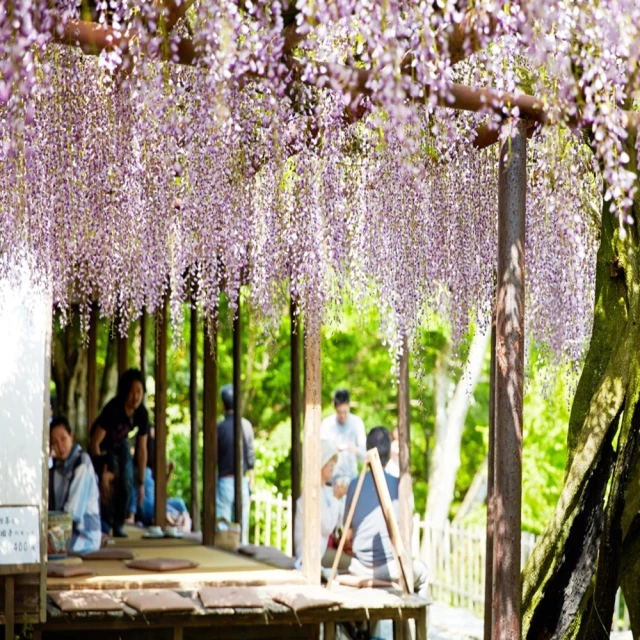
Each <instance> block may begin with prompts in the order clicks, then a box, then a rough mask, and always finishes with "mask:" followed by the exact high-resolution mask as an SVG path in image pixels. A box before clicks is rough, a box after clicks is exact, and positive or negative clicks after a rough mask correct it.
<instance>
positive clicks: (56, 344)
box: [51, 314, 87, 441]
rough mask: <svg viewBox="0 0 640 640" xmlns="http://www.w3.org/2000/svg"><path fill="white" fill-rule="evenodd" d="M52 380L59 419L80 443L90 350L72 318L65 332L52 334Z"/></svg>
mask: <svg viewBox="0 0 640 640" xmlns="http://www.w3.org/2000/svg"><path fill="white" fill-rule="evenodd" d="M51 346H52V350H53V353H52V358H51V378H52V379H53V381H54V384H55V387H56V400H57V408H56V411H57V413H58V415H62V416H65V417H66V418H67V419H68V420H69V423H70V424H71V426H72V428H73V429H74V430H76V433H77V436H78V437H79V438H80V440H81V441H82V440H83V437H84V435H85V433H86V402H85V400H86V398H85V396H86V391H85V387H86V384H83V381H84V380H85V379H86V365H87V350H86V348H85V347H84V346H83V343H82V336H81V334H80V322H79V318H78V316H77V314H73V315H72V317H71V318H70V319H69V321H68V322H67V324H66V325H65V326H64V328H57V329H55V330H54V332H53V339H52V345H51Z"/></svg>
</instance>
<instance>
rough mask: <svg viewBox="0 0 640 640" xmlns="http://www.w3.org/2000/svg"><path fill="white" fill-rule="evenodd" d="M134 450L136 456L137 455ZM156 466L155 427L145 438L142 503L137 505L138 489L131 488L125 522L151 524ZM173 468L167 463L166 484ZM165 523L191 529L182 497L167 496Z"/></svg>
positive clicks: (182, 528)
mask: <svg viewBox="0 0 640 640" xmlns="http://www.w3.org/2000/svg"><path fill="white" fill-rule="evenodd" d="M137 448H138V439H137V438H136V449H137ZM138 455H139V454H138V452H137V451H136V456H135V457H136V458H137V457H138ZM155 466H156V449H155V427H150V428H149V437H148V438H147V468H146V471H145V476H144V499H143V501H142V504H140V505H138V490H137V488H136V487H134V489H133V494H132V495H131V502H130V504H129V512H130V515H129V518H128V520H127V522H128V523H129V524H133V523H134V521H137V522H139V523H141V524H143V525H144V526H145V527H149V526H151V525H152V524H153V521H154V518H155V504H156V503H155V499H156V483H155V481H154V479H153V474H154V473H155ZM174 469H175V465H174V464H173V462H170V463H169V468H168V470H167V484H169V480H171V475H172V474H173V471H174ZM167 524H169V525H172V526H175V527H178V529H179V530H180V531H184V532H189V531H191V516H190V515H189V511H188V509H187V505H186V504H185V502H184V500H183V499H182V498H167Z"/></svg>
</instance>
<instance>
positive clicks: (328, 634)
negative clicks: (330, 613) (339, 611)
mask: <svg viewBox="0 0 640 640" xmlns="http://www.w3.org/2000/svg"><path fill="white" fill-rule="evenodd" d="M324 640H336V623H335V622H333V621H332V620H328V621H327V622H325V623H324Z"/></svg>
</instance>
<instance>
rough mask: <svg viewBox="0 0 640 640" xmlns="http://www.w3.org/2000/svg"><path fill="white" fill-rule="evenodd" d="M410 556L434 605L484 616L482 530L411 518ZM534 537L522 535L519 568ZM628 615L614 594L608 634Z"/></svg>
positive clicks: (530, 550) (623, 624) (625, 621)
mask: <svg viewBox="0 0 640 640" xmlns="http://www.w3.org/2000/svg"><path fill="white" fill-rule="evenodd" d="M413 524H414V526H413V540H412V547H413V549H412V550H413V554H414V556H417V557H420V558H421V559H422V560H423V561H424V562H425V563H426V564H427V566H428V567H429V576H430V584H431V595H432V597H433V599H434V600H435V601H436V602H442V603H443V604H448V605H451V606H453V607H459V608H462V609H467V610H468V611H472V612H473V613H475V614H476V615H478V616H482V615H483V613H484V586H485V585H484V569H485V559H486V542H485V530H484V528H483V527H479V526H461V525H454V524H451V523H449V522H445V525H444V527H443V528H441V529H436V528H434V527H432V526H431V525H430V524H428V523H426V522H424V521H421V520H420V516H419V515H418V514H416V515H415V516H414V523H413ZM536 542H537V537H536V536H535V535H533V534H532V533H527V532H524V531H523V532H522V551H521V557H520V561H521V566H522V567H524V565H525V564H526V562H527V560H528V559H529V557H530V556H531V554H532V553H533V549H534V547H535V545H536ZM629 628H630V626H629V612H628V611H627V607H626V605H625V603H624V598H623V596H622V593H621V592H620V591H618V594H617V596H616V602H615V608H614V620H613V627H612V631H627V630H628V629H629Z"/></svg>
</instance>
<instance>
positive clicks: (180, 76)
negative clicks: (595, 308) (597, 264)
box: [0, 0, 640, 357]
mask: <svg viewBox="0 0 640 640" xmlns="http://www.w3.org/2000/svg"><path fill="white" fill-rule="evenodd" d="M530 4H531V3H527V5H526V10H525V8H523V7H520V5H519V4H518V3H509V4H508V5H507V4H505V5H504V6H503V5H502V4H501V3H499V2H496V1H495V0H483V1H482V2H479V3H474V5H473V7H472V8H470V7H468V6H467V5H466V4H465V3H459V2H453V1H450V0H442V2H433V3H431V2H402V1H398V0H392V1H386V2H371V1H370V0H335V1H334V0H321V1H318V0H313V1H311V0H298V1H297V2H296V3H295V4H288V3H286V2H284V1H283V2H278V1H269V2H267V1H266V0H245V1H244V2H241V3H238V2H232V1H230V0H199V1H198V2H194V1H193V0H182V2H178V0H173V1H169V0H167V2H165V3H164V4H163V3H161V2H143V1H142V0H101V1H99V2H83V3H76V2H75V0H64V1H59V2H57V3H51V2H50V0H15V1H14V2H13V3H11V5H10V6H9V5H7V6H3V7H2V8H0V76H1V77H0V103H1V105H2V108H1V110H0V126H1V129H0V134H1V135H2V147H1V156H0V163H1V165H2V166H1V174H0V182H1V184H0V269H1V270H2V272H3V273H6V271H7V270H8V269H9V266H10V265H11V264H15V263H16V262H17V260H18V259H19V256H20V255H29V256H30V259H31V260H32V261H33V262H34V266H35V267H36V270H37V271H38V272H39V273H40V274H43V275H45V276H46V277H47V278H48V279H49V280H50V282H51V286H52V287H53V292H54V298H55V300H56V301H57V302H58V303H59V304H61V305H62V306H65V305H68V304H69V303H70V302H79V303H80V304H81V305H82V307H83V309H84V310H85V313H86V312H87V310H88V304H89V302H90V301H91V300H99V302H100V305H101V309H102V311H103V313H104V314H106V315H108V316H113V317H115V316H117V317H119V318H120V321H121V323H122V326H123V327H124V326H126V325H127V323H128V321H129V320H131V319H132V318H134V317H135V316H136V315H137V314H138V313H140V311H141V309H142V308H143V307H144V308H147V309H148V310H149V311H153V310H154V309H156V308H158V306H159V305H160V303H161V301H162V299H163V297H164V296H165V295H167V294H168V295H170V296H171V302H172V311H173V315H174V318H176V319H179V314H180V310H181V303H182V302H183V301H184V300H187V299H192V297H193V296H195V298H196V299H197V301H198V302H199V304H200V305H201V306H202V307H203V309H204V310H205V312H206V314H207V315H208V317H209V318H211V319H215V317H216V313H217V305H218V300H219V296H220V293H221V292H225V293H226V294H227V295H228V296H229V298H230V300H231V303H232V306H233V305H234V304H235V301H236V300H237V297H238V294H239V291H240V287H241V286H243V285H247V290H248V291H249V292H250V295H251V297H252V300H253V303H254V304H253V306H254V308H257V309H259V310H260V311H261V313H262V315H263V317H264V318H265V319H267V320H269V319H271V320H275V319H276V318H278V317H279V315H280V309H281V306H282V300H283V293H285V292H290V293H291V295H292V296H294V297H295V298H296V299H297V300H298V301H299V303H300V305H299V308H300V310H301V312H302V313H304V314H305V316H306V317H307V319H309V320H310V321H313V320H312V319H314V318H317V319H321V318H322V317H323V314H324V313H325V311H326V309H327V307H328V306H329V305H330V304H331V303H334V302H340V301H341V300H342V299H343V298H344V297H345V296H350V297H351V298H353V300H354V301H355V302H356V304H359V305H365V304H368V303H370V302H371V301H375V303H376V304H378V305H379V306H380V308H381V310H383V313H382V317H383V323H384V325H385V331H386V333H387V335H388V337H389V339H390V341H391V342H392V345H396V346H397V345H398V344H399V339H400V338H399V336H400V335H402V334H411V333H412V332H413V331H414V330H415V328H416V326H418V324H419V323H420V322H421V320H422V319H423V317H424V314H425V312H426V310H427V309H434V308H435V309H438V310H441V311H446V312H447V313H448V315H449V317H450V318H451V319H452V324H453V327H454V334H455V335H456V336H461V335H462V334H463V333H464V331H465V330H466V327H467V324H468V322H469V318H470V317H471V316H472V315H475V316H476V317H486V316H487V314H488V312H489V309H490V308H491V306H492V296H493V287H494V282H493V265H495V253H496V208H497V207H496V198H497V176H496V173H497V171H496V170H497V150H496V148H495V147H490V148H489V149H486V150H478V149H475V148H474V147H473V144H472V142H473V140H474V136H475V132H476V130H477V129H478V127H479V126H480V125H481V124H482V123H483V122H486V121H488V122H490V123H491V122H493V123H495V122H497V119H499V118H501V117H503V116H507V115H513V116H517V115H519V109H518V107H517V106H513V104H512V102H510V100H508V99H505V98H504V92H511V93H513V94H514V95H517V94H519V93H522V92H526V93H532V92H535V94H536V96H537V98H538V100H539V102H538V103H536V109H538V111H539V112H541V113H543V114H544V118H541V119H544V120H548V121H551V122H554V123H558V124H559V125H568V127H567V126H560V127H558V128H555V129H552V128H551V127H549V128H546V129H544V130H543V131H542V133H540V134H538V136H537V137H536V138H534V140H533V141H532V144H531V149H530V163H529V166H530V190H529V193H530V198H529V205H528V223H527V224H528V226H527V243H528V252H527V261H528V262H527V287H528V291H529V297H530V304H529V305H528V309H529V310H530V312H531V313H530V316H529V320H530V325H529V326H531V327H533V328H534V331H535V334H536V336H537V337H538V338H539V339H540V340H542V341H545V342H547V343H548V344H549V345H550V346H551V347H552V348H553V349H554V350H557V351H558V352H562V353H568V354H569V355H570V356H571V357H578V356H579V355H580V354H581V353H582V349H583V348H584V340H585V336H587V335H588V332H589V329H590V326H589V322H590V321H589V319H588V318H589V316H590V314H589V313H587V312H586V311H587V310H588V309H589V308H590V307H591V305H592V300H593V277H592V275H587V276H586V277H585V274H593V260H594V250H595V238H596V235H597V224H598V221H597V216H595V220H594V216H593V215H592V213H591V208H592V207H593V206H594V202H595V203H597V199H598V196H599V189H600V183H599V179H597V178H594V173H593V169H592V166H591V163H590V158H589V152H588V151H587V150H586V148H585V147H584V146H583V145H582V143H581V140H580V138H579V137H577V136H572V134H571V133H570V132H569V129H573V130H575V129H578V128H580V127H584V126H586V127H587V128H588V129H589V130H590V131H591V133H592V134H593V139H594V141H595V144H594V149H595V156H596V159H597V160H598V161H600V162H601V164H602V166H603V167H604V171H603V178H604V180H605V183H606V185H607V189H606V197H607V198H612V199H613V200H615V202H616V204H617V205H618V207H619V210H620V211H621V212H622V213H623V215H622V216H621V220H622V221H624V216H626V215H627V213H626V212H627V210H628V208H629V204H630V202H631V201H632V198H633V196H634V189H635V186H634V182H633V180H631V178H630V174H629V172H628V171H627V170H626V168H625V163H626V161H628V158H626V157H625V155H624V153H623V152H622V142H623V140H624V138H625V136H626V128H625V124H626V123H627V122H628V121H629V118H630V115H629V113H628V111H625V108H627V109H628V108H629V104H623V103H624V102H625V99H627V102H628V100H629V99H632V98H633V96H634V91H635V76H634V74H635V73H636V69H637V68H638V65H637V64H636V62H637V61H638V59H639V58H640V47H638V45H637V42H639V41H640V38H639V37H638V36H639V35H640V34H638V28H639V26H640V8H638V7H637V6H635V5H636V3H635V2H634V1H633V0H626V2H621V1H620V0H617V1H616V2H613V1H612V2H602V1H600V2H596V1H595V0H590V1H588V2H581V3H576V2H568V1H567V2H564V3H560V5H558V3H556V2H551V1H550V0H549V1H544V2H538V3H535V7H530V6H529V5H530ZM622 5H624V8H621V7H622ZM623 10H624V11H626V13H624V19H620V20H618V19H617V18H618V17H619V15H618V14H619V12H622V11H623ZM614 17H616V19H613V18H614ZM606 42H611V43H614V44H612V45H611V46H610V47H607V46H605V45H603V43H606ZM83 51H84V52H85V53H89V54H97V55H95V56H94V55H86V54H85V53H83ZM472 55H473V57H470V56H472ZM456 81H457V82H461V81H464V82H466V83H468V84H473V85H475V86H478V87H479V86H483V87H491V88H493V89H494V90H495V92H494V93H493V94H488V96H489V97H486V96H485V99H484V104H483V106H482V108H481V109H480V114H462V113H460V112H454V111H452V110H450V109H448V108H447V107H446V105H448V104H450V103H454V104H456V105H457V106H463V107H465V105H464V104H461V103H460V100H461V98H460V95H461V94H460V91H459V89H458V85H456V84H455V82H456ZM467 106H468V105H467ZM496 114H497V115H496ZM596 207H597V205H596ZM559 296H561V297H562V299H563V300H564V301H565V304H563V305H562V311H561V314H560V315H559V314H558V313H557V307H556V311H555V312H554V313H553V314H552V312H551V311H550V310H549V309H550V301H552V300H557V299H558V297H559Z"/></svg>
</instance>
